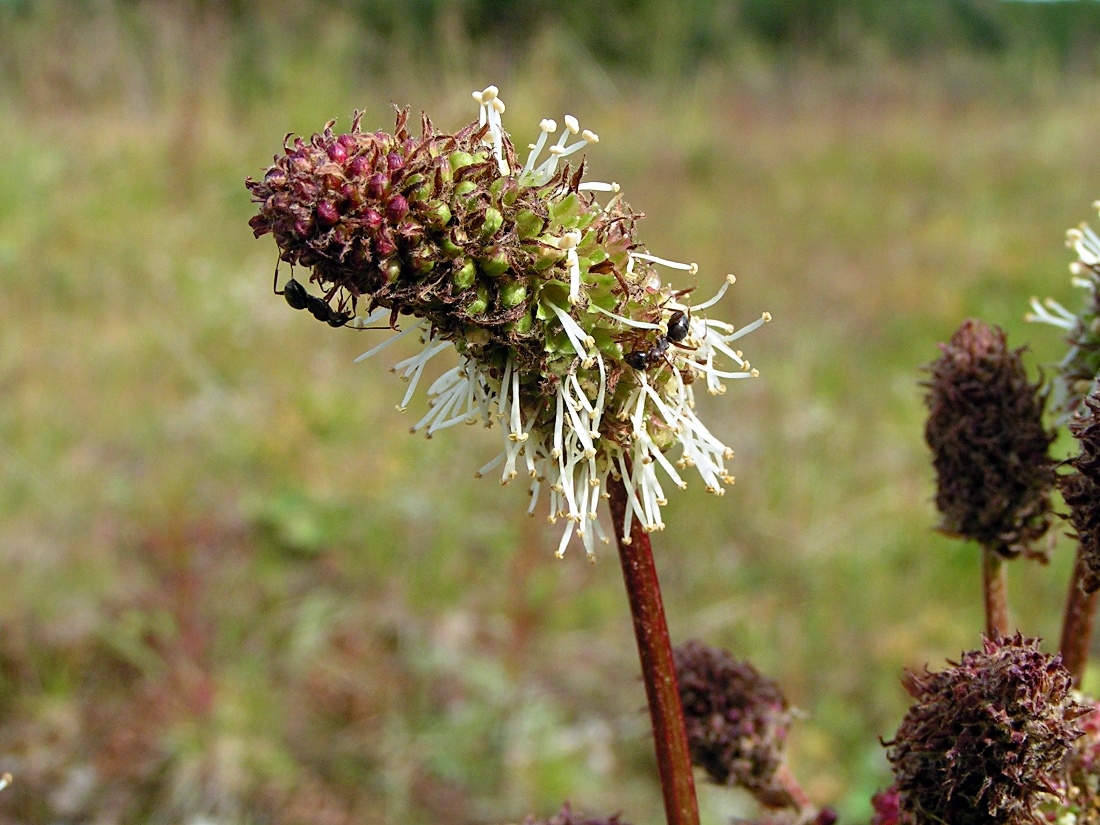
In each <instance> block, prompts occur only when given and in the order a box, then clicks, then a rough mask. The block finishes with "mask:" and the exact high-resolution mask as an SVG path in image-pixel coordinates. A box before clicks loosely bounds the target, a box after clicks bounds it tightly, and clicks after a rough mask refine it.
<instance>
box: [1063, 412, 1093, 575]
mask: <svg viewBox="0 0 1100 825" xmlns="http://www.w3.org/2000/svg"><path fill="white" fill-rule="evenodd" d="M1069 429H1070V432H1072V433H1073V435H1074V437H1075V438H1076V439H1077V442H1078V443H1079V444H1080V445H1081V452H1080V453H1078V455H1077V456H1076V457H1075V458H1071V459H1069V460H1068V461H1066V462H1065V463H1066V464H1068V465H1069V466H1070V467H1072V468H1073V472H1071V473H1068V474H1067V475H1063V476H1059V477H1058V488H1059V489H1060V490H1061V491H1062V498H1063V499H1064V500H1065V502H1066V505H1067V506H1068V507H1069V517H1070V521H1071V522H1072V524H1073V530H1074V532H1075V533H1076V534H1077V535H1076V538H1077V541H1078V542H1079V543H1080V546H1081V560H1082V561H1083V562H1084V563H1085V566H1086V568H1087V573H1086V575H1085V576H1084V577H1083V578H1082V580H1081V586H1082V587H1083V588H1084V590H1085V592H1086V593H1092V592H1094V591H1095V590H1098V589H1100V390H1094V391H1093V393H1092V394H1091V395H1088V396H1086V397H1085V399H1084V400H1083V401H1082V402H1081V403H1080V404H1079V405H1078V407H1077V411H1076V412H1075V413H1074V414H1073V418H1072V419H1070V422H1069Z"/></svg>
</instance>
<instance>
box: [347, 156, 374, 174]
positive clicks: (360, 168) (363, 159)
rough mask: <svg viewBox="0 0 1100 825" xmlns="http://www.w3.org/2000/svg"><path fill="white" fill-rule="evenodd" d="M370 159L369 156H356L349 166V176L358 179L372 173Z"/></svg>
mask: <svg viewBox="0 0 1100 825" xmlns="http://www.w3.org/2000/svg"><path fill="white" fill-rule="evenodd" d="M370 168H371V167H370V158H369V157H368V156H367V155H365V154H364V155H356V156H355V157H354V158H352V160H351V163H349V164H348V176H349V177H353V178H357V177H360V176H361V175H365V174H366V173H367V172H369V171H370Z"/></svg>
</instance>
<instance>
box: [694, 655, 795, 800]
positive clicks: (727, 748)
mask: <svg viewBox="0 0 1100 825" xmlns="http://www.w3.org/2000/svg"><path fill="white" fill-rule="evenodd" d="M673 657H674V659H675V662H676V674H677V680H678V681H679V685H680V699H681V701H682V702H683V706H684V721H685V722H686V723H687V736H688V747H689V748H690V749H691V761H692V762H693V763H694V764H695V765H696V766H697V767H700V768H702V769H703V770H705V771H706V772H707V774H708V775H709V776H710V778H711V779H713V780H714V781H715V782H717V783H718V784H720V785H730V786H739V787H742V788H745V789H746V790H747V791H748V792H749V793H751V794H752V795H753V796H754V797H755V798H756V800H757V801H758V802H760V804H762V805H764V806H765V807H769V808H785V807H795V806H797V804H798V803H797V801H796V800H794V799H793V798H792V797H791V795H790V793H789V792H788V790H787V789H786V788H785V787H784V786H783V785H782V784H781V783H780V782H778V781H777V778H776V772H777V771H778V770H779V768H780V766H781V765H782V764H783V750H784V747H785V746H786V741H787V732H788V730H789V729H790V725H791V718H792V713H791V709H790V706H789V705H788V704H787V700H786V698H785V697H784V696H783V692H782V691H781V690H780V689H779V686H778V685H777V684H776V683H775V682H773V681H771V680H770V679H768V678H766V677H764V676H761V675H760V674H759V673H758V672H757V670H756V668H754V667H753V666H752V665H751V664H749V663H748V662H739V661H737V660H736V659H734V658H733V657H732V656H730V655H729V654H728V653H726V652H725V651H722V650H717V649H715V648H712V647H708V646H707V645H705V644H703V643H702V642H698V641H695V640H690V641H687V642H684V643H683V644H682V645H678V646H677V647H676V648H675V650H673Z"/></svg>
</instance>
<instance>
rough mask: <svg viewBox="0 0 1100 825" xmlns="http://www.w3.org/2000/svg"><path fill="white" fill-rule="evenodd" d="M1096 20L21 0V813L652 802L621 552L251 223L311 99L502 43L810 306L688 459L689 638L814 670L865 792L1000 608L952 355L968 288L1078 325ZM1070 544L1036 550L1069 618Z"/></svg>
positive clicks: (520, 74) (341, 110) (985, 313)
mask: <svg viewBox="0 0 1100 825" xmlns="http://www.w3.org/2000/svg"><path fill="white" fill-rule="evenodd" d="M1098 43H1100V4H1098V3H1094V2H1066V3H1049V4H1047V3H1043V4H1023V3H1001V2H995V1H994V0H989V1H988V2H983V0H953V1H952V0H944V2H889V3H881V2H873V1H872V0H820V2H817V1H815V0H741V2H734V1H733V0H731V1H730V2H716V3H715V2H704V1H703V0H692V1H691V2H687V3H685V4H683V6H682V8H681V9H680V10H679V11H677V12H673V11H671V9H670V8H669V7H668V5H667V4H665V3H663V2H661V0H612V1H611V2H602V3H599V4H595V3H579V2H568V3H563V4H559V5H556V6H555V5H553V4H540V3H535V2H518V3H504V2H500V1H499V0H465V2H460V3H446V2H443V0H419V2H415V3H405V4H397V3H388V2H381V0H339V2H335V1H334V2H325V3H316V4H310V3H305V2H300V1H296V0H278V2H269V3H255V4H253V3H247V2H244V0H238V2H234V3H227V4H221V3H200V2H185V0H161V1H160V2H137V1H136V0H127V1H126V2H123V1H122V0H94V1H93V0H81V1H80V2H50V0H21V1H19V0H3V2H0V147H2V148H0V158H2V168H0V770H7V771H11V772H12V773H13V774H14V775H15V777H16V779H15V784H14V785H13V786H12V787H11V788H9V789H8V790H5V791H3V793H2V794H0V823H99V824H101V825H108V824H109V823H120V824H122V823H146V822H149V823H177V822H178V823H193V825H198V823H204V824H207V823H217V824H218V825H220V823H273V824H277V825H296V824H297V823H302V825H305V824H306V823H309V824H310V825H314V824H315V825H344V824H345V823H347V824H348V825H350V824H351V823H368V825H374V824H375V823H378V825H382V823H386V824H387V825H388V823H403V824H404V825H428V824H429V823H492V822H507V821H517V820H520V819H522V817H523V816H524V815H525V814H527V813H538V814H540V815H542V816H548V815H549V814H550V813H551V812H552V811H554V810H556V809H557V807H558V806H559V805H560V803H561V802H562V800H564V799H566V798H570V799H572V800H573V802H574V804H575V806H576V807H578V808H580V809H581V810H584V811H588V812H591V813H593V814H601V815H607V814H610V813H612V812H614V811H622V812H623V814H624V818H625V819H626V820H627V821H629V822H633V823H635V824H636V825H638V823H656V822H658V821H660V820H661V815H660V811H661V805H660V801H659V788H658V787H657V784H656V779H655V776H656V773H655V766H654V764H653V756H652V747H651V742H650V739H649V722H648V718H647V716H646V714H645V713H644V710H643V708H644V704H645V698H644V691H643V688H642V685H641V683H640V681H639V679H638V676H637V673H638V670H637V657H636V652H635V648H634V640H633V636H632V631H631V626H630V620H629V616H628V611H627V604H626V599H625V594H624V592H623V587H622V583H621V579H620V571H619V567H618V563H617V561H616V559H615V557H614V551H613V550H612V549H608V550H606V551H605V552H604V553H603V554H602V555H601V556H600V558H599V561H598V563H597V564H595V565H590V564H588V563H587V562H586V561H585V560H584V557H583V554H582V553H580V552H576V551H575V548H574V549H571V551H570V553H569V554H568V555H567V556H566V558H565V559H564V560H563V561H560V562H559V561H556V560H555V559H554V558H553V554H552V551H553V549H554V547H555V546H556V541H557V535H558V533H557V529H556V528H550V527H548V526H547V525H546V523H545V519H544V518H543V517H542V514H541V513H540V516H539V517H538V518H535V519H527V518H526V517H525V516H524V515H523V510H524V508H525V506H526V496H525V494H524V491H523V489H522V488H520V487H519V486H515V485H513V486H511V487H506V488H501V487H500V486H499V485H498V484H497V483H496V482H495V481H494V480H493V479H483V480H480V481H475V480H474V479H473V478H472V474H473V471H474V469H476V468H477V467H478V466H480V465H481V464H482V463H483V462H484V461H485V460H486V459H488V458H489V457H491V455H492V454H493V453H494V452H495V451H496V443H497V442H496V436H495V435H494V434H492V433H487V432H485V431H483V430H481V429H470V430H464V431H462V432H459V431H456V430H453V429H452V430H448V431H446V432H445V433H442V434H440V435H438V436H437V437H436V438H434V439H433V440H431V441H427V440H424V439H423V438H419V437H412V436H409V435H408V434H407V432H406V430H407V428H408V426H410V424H411V423H413V421H415V420H416V418H415V417H414V416H417V412H416V411H417V410H418V409H422V408H423V404H424V402H423V400H422V399H421V400H418V401H417V402H416V403H415V404H414V405H413V408H412V409H411V410H410V411H409V413H407V414H406V415H405V416H402V415H400V414H399V413H397V412H396V411H395V410H394V405H395V403H396V402H397V401H398V400H399V397H400V396H399V393H400V392H402V391H403V385H401V384H400V382H398V381H397V379H396V378H395V377H394V376H392V375H391V374H389V373H388V372H387V365H388V364H389V363H393V362H395V361H396V360H398V358H399V357H400V354H399V353H397V354H394V353H393V352H392V351H390V352H388V353H387V355H388V356H389V357H388V358H378V359H372V360H371V361H370V362H368V363H366V364H360V365H354V364H352V359H353V358H354V357H355V356H356V355H358V354H359V353H360V352H362V351H363V350H365V349H366V348H368V347H369V346H370V345H371V344H372V343H374V342H376V341H377V338H376V337H375V336H376V335H378V334H379V333H372V332H356V331H351V330H331V329H329V328H328V327H325V326H324V325H322V324H318V323H317V322H315V321H314V320H313V319H312V318H310V317H308V315H307V314H306V313H296V312H293V311H291V310H290V309H289V308H288V307H287V306H286V304H285V302H284V301H283V299H282V298H279V297H276V296H274V295H272V294H271V275H272V271H273V268H274V265H275V260H276V254H275V247H274V244H273V243H272V242H271V239H270V238H263V239H261V240H258V241H257V240H254V239H253V238H252V234H251V231H250V230H249V228H248V226H247V221H248V218H249V217H250V216H251V214H253V208H252V205H251V204H250V203H249V200H248V196H247V193H246V191H245V189H244V185H243V181H244V177H245V176H246V175H257V174H259V173H260V172H261V171H262V169H263V168H264V166H265V165H266V164H267V163H269V162H270V159H271V156H272V154H273V153H274V152H276V151H277V150H278V148H279V145H280V142H281V140H282V137H283V135H284V133H286V132H297V133H305V134H309V133H311V132H313V131H315V130H317V129H319V128H321V127H322V126H323V124H324V123H325V121H327V120H328V119H330V118H334V117H335V118H339V119H340V120H339V122H340V124H342V125H346V124H347V123H348V121H349V118H350V115H351V113H352V111H353V110H355V109H361V110H363V111H365V113H366V114H365V116H364V124H365V125H366V126H367V127H368V128H371V129H374V128H385V127H387V126H390V125H391V124H392V110H391V107H390V103H391V101H395V102H397V103H399V104H401V105H405V104H408V105H410V106H411V107H412V108H413V110H414V111H419V110H426V111H427V112H429V113H430V114H431V115H432V117H433V119H434V120H435V121H436V123H437V124H438V125H439V126H441V127H443V128H446V129H453V128H457V127H459V126H461V125H462V124H464V123H466V122H468V121H469V120H470V119H471V118H472V117H473V116H474V114H475V107H474V104H473V102H472V101H471V99H470V97H469V92H470V90H472V89H475V88H482V87H483V86H485V85H487V84H488V83H496V84H497V85H499V86H500V88H501V92H502V96H503V97H504V99H505V100H506V102H507V103H508V107H509V108H508V112H507V113H506V115H505V125H506V127H507V128H508V129H509V130H510V131H511V133H512V135H513V137H514V138H515V139H516V141H517V142H518V143H519V144H521V145H522V144H525V143H527V142H528V141H530V140H532V139H533V138H534V137H535V136H536V129H537V125H536V124H537V122H538V120H539V119H540V118H543V117H554V118H557V119H558V120H559V122H560V118H561V116H562V115H563V114H565V113H567V112H570V113H572V114H575V115H576V116H577V117H578V118H579V119H580V121H581V124H582V126H583V127H585V128H590V129H592V130H594V131H596V132H598V133H599V134H600V136H601V142H600V144H599V145H598V146H597V147H594V148H593V149H592V150H591V151H590V152H589V153H588V157H589V162H590V168H591V175H592V177H593V178H594V179H597V180H599V179H603V180H616V181H618V182H619V183H620V184H621V185H622V186H623V189H624V192H625V196H626V198H627V199H628V200H629V202H630V203H631V204H632V205H633V206H634V207H635V209H637V210H640V211H643V212H645V213H646V214H647V215H648V218H647V219H646V220H645V221H644V222H643V223H642V227H641V236H642V239H643V240H644V242H645V243H646V244H647V245H648V246H649V248H650V249H651V250H653V251H654V252H657V253H658V254H662V255H665V256H668V257H671V258H677V259H681V260H694V261H697V262H698V263H699V265H700V274H699V278H698V281H699V285H700V292H701V293H702V294H709V293H710V292H711V290H712V289H713V288H714V287H715V286H716V285H717V284H718V283H719V282H720V280H721V278H722V277H723V276H724V275H725V274H726V273H727V272H734V273H736V275H737V276H738V283H737V285H736V287H734V289H733V290H732V291H731V292H730V293H729V295H728V297H727V298H726V301H725V304H724V307H725V308H724V309H723V310H722V311H721V312H722V317H724V318H728V319H729V320H732V321H735V322H737V323H744V322H747V321H749V320H751V319H753V318H755V317H757V316H758V315H759V313H760V312H761V311H762V310H768V311H770V312H771V313H772V315H773V316H774V319H775V320H774V321H773V322H772V323H771V324H769V325H768V326H766V327H764V328H763V329H761V330H759V331H757V332H756V333H754V334H753V335H752V336H750V337H749V338H747V339H746V340H745V341H744V348H745V350H746V354H747V355H748V357H749V358H750V359H751V361H752V362H753V364H754V366H756V367H758V368H759V369H760V371H761V373H762V377H761V378H760V379H759V380H757V381H752V382H740V383H736V384H734V385H732V386H731V387H730V391H729V392H728V393H727V394H726V395H725V396H724V397H722V398H719V399H706V400H705V401H703V402H702V404H703V406H704V407H705V410H704V413H703V416H704V419H705V420H706V421H707V422H709V423H710V424H711V425H712V427H713V429H714V430H715V431H716V433H718V434H719V435H720V436H721V437H722V438H723V440H724V441H726V442H727V443H729V444H730V445H732V446H733V447H734V448H735V449H736V451H737V457H736V459H735V460H734V462H733V469H734V472H735V473H736V474H737V476H738V483H737V485H736V486H735V487H734V488H732V489H731V490H730V491H729V493H728V494H727V495H726V496H725V497H724V498H722V499H714V498H712V497H708V496H706V494H705V493H704V492H703V491H702V489H701V486H700V485H698V484H693V485H692V486H691V488H690V489H689V490H687V491H685V492H676V493H675V495H674V496H673V500H672V503H671V504H670V505H669V507H668V511H667V515H666V522H667V524H668V529H667V530H666V531H665V532H663V533H660V534H658V535H656V537H655V551H656V554H657V563H658V568H659V571H660V574H661V577H662V582H663V585H664V592H665V600H666V608H667V610H668V613H669V621H670V625H671V630H672V635H673V638H674V641H682V640H684V639H687V638H689V637H698V638H701V639H703V640H704V641H706V642H708V643H710V644H713V645H718V646H721V647H725V648H727V649H729V650H731V651H732V652H733V653H734V654H735V655H737V656H739V657H744V658H749V659H751V660H752V661H753V662H754V663H755V664H756V665H757V667H758V668H759V669H760V670H761V671H762V672H764V673H765V674H767V675H768V676H770V677H772V678H774V679H776V680H778V681H779V682H780V683H781V684H782V685H783V687H784V688H785V689H786V691H787V692H788V695H789V697H790V698H791V700H792V702H794V703H795V704H796V705H797V706H798V707H799V708H801V709H802V710H803V711H804V712H805V717H804V718H803V719H802V720H801V721H800V723H799V724H798V727H797V729H796V731H795V733H794V734H793V736H792V740H791V743H790V750H791V759H792V763H793V768H794V771H795V773H796V775H798V776H799V777H800V778H801V780H802V781H803V783H804V784H805V785H806V787H807V789H808V791H809V793H810V794H811V796H813V797H814V799H815V800H816V801H817V802H818V803H820V804H830V805H834V806H836V807H837V808H838V809H839V810H840V812H841V815H842V821H844V822H861V821H862V822H866V821H867V820H868V818H869V815H870V808H869V802H868V800H869V798H870V795H871V793H873V792H874V791H875V790H876V789H879V788H881V787H884V786H885V785H886V784H888V782H889V779H888V770H887V765H886V762H885V759H884V756H883V749H882V748H881V746H880V745H879V744H878V741H877V737H879V736H883V737H886V738H889V737H890V736H891V734H892V733H893V731H894V730H895V729H896V726H897V723H898V721H899V720H900V718H901V715H902V714H903V712H904V709H905V707H906V704H907V703H906V697H905V695H904V693H903V691H902V689H901V687H900V684H899V676H900V675H901V673H902V669H903V668H904V667H921V666H923V665H924V664H926V663H928V664H929V665H930V666H932V667H934V668H935V667H939V666H942V664H943V661H944V659H945V657H950V656H957V655H958V653H959V652H960V651H961V650H963V649H969V648H973V647H975V646H977V644H978V643H979V632H980V630H981V628H982V626H983V624H982V622H983V620H982V616H981V602H980V595H979V554H978V551H977V549H976V548H975V547H973V546H966V545H962V544H960V543H957V542H953V541H951V540H948V539H946V538H944V537H942V536H939V535H937V534H936V533H935V532H934V531H933V527H934V525H935V523H936V514H935V512H934V509H933V507H932V504H931V500H930V499H931V495H932V474H931V470H930V468H929V466H928V456H927V454H926V448H925V446H924V443H923V436H922V426H923V409H922V391H921V388H920V386H919V382H920V380H921V377H922V374H921V371H920V368H921V366H922V365H924V364H927V363H928V362H929V361H930V360H932V359H933V358H934V357H935V356H936V355H937V350H936V348H935V344H936V342H937V341H942V340H945V339H947V338H948V337H949V336H950V335H951V333H952V332H953V330H954V329H955V328H956V326H957V325H958V324H959V323H960V322H961V321H962V320H963V319H964V318H966V317H968V316H974V315H976V316H980V317H982V318H983V319H985V320H987V321H989V322H992V323H997V324H1000V325H1002V326H1004V327H1005V328H1006V329H1007V330H1008V332H1009V341H1010V342H1012V343H1014V344H1015V345H1023V344H1024V343H1026V342H1030V343H1031V345H1032V346H1031V355H1030V363H1031V364H1032V365H1033V366H1037V365H1039V364H1042V363H1050V362H1052V361H1054V360H1056V359H1057V358H1058V357H1060V355H1061V354H1062V352H1063V351H1064V347H1063V344H1062V343H1061V341H1060V335H1059V332H1058V331H1057V330H1054V329H1052V328H1049V327H1032V326H1028V325H1026V324H1025V323H1024V322H1023V314H1024V312H1025V311H1026V309H1027V306H1026V302H1027V299H1028V298H1029V297H1030V296H1031V295H1034V294H1039V295H1051V296H1054V297H1056V298H1057V299H1059V300H1061V301H1063V302H1064V303H1066V304H1067V305H1069V306H1071V307H1075V306H1077V302H1078V301H1079V300H1080V299H1079V296H1078V295H1077V294H1075V290H1073V288H1072V287H1071V286H1070V283H1069V277H1068V272H1067V268H1066V267H1067V263H1068V262H1069V260H1070V254H1069V252H1068V251H1067V250H1066V249H1065V248H1064V246H1063V238H1064V232H1065V229H1066V228H1067V227H1069V226H1073V225H1076V224H1077V223H1078V222H1080V221H1082V220H1086V219H1089V218H1091V217H1094V215H1093V213H1092V209H1091V206H1090V204H1091V202H1092V201H1093V200H1095V199H1096V198H1100V51H1098ZM1058 446H1059V449H1060V450H1061V452H1062V454H1063V455H1064V454H1065V453H1066V451H1067V450H1068V449H1069V447H1068V445H1067V444H1066V441H1065V439H1064V438H1063V439H1062V441H1060V442H1059V445H1058ZM1071 549H1072V548H1071V546H1070V544H1069V542H1068V541H1067V540H1065V539H1061V540H1060V541H1059V544H1058V546H1057V548H1056V550H1055V553H1054V556H1053V561H1052V563H1051V564H1050V566H1049V567H1046V568H1040V567H1036V566H1034V565H1031V566H1028V565H1025V563H1023V562H1017V563H1014V564H1013V565H1012V566H1011V569H1010V586H1011V598H1012V600H1013V607H1014V611H1015V616H1016V617H1017V618H1018V620H1019V624H1020V627H1021V628H1022V629H1023V630H1024V631H1025V632H1027V633H1028V634H1031V635H1039V636H1043V637H1044V638H1045V639H1047V645H1046V646H1047V648H1048V649H1052V648H1053V645H1054V644H1056V640H1057V635H1058V628H1059V625H1060V616H1059V612H1060V606H1061V600H1062V595H1063V593H1064V590H1065V586H1066V580H1067V575H1068V569H1069V566H1070V561H1071ZM1090 681H1091V682H1092V684H1094V685H1095V684H1097V680H1096V679H1095V678H1093V677H1091V676H1090ZM700 794H701V799H702V806H703V811H704V821H707V822H722V821H725V820H726V819H728V818H729V817H730V816H731V815H734V814H742V815H745V814H749V813H751V811H752V807H751V805H749V804H748V803H747V801H746V800H745V799H744V798H743V797H741V796H739V795H738V794H737V793H736V792H729V791H725V790H721V789H717V788H713V787H710V786H707V785H705V784H703V783H701V785H700Z"/></svg>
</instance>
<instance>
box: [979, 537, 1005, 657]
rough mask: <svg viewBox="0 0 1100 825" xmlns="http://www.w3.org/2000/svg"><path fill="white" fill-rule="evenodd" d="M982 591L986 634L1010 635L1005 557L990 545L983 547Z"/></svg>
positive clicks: (994, 635)
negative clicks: (989, 546)
mask: <svg viewBox="0 0 1100 825" xmlns="http://www.w3.org/2000/svg"><path fill="white" fill-rule="evenodd" d="M982 592H983V595H984V602H985V635H986V636H988V637H989V638H990V639H997V638H1000V637H1001V636H1007V635H1008V577H1007V576H1006V574H1005V562H1004V559H1003V558H1001V556H1000V555H999V554H998V553H997V552H996V551H995V550H992V549H990V548H988V547H983V548H982Z"/></svg>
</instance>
